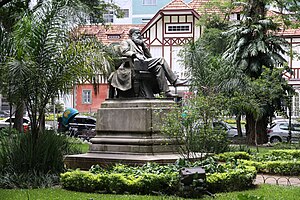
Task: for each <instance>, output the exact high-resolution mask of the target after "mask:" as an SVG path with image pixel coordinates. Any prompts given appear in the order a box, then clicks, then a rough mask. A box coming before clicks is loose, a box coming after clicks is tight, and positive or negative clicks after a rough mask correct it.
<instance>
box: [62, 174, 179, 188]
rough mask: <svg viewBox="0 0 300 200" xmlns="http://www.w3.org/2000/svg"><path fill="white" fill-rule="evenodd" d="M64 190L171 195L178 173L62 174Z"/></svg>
mask: <svg viewBox="0 0 300 200" xmlns="http://www.w3.org/2000/svg"><path fill="white" fill-rule="evenodd" d="M60 181H61V184H62V186H63V188H65V189H69V190H75V191H81V192H95V191H101V192H105V193H118V194H122V193H125V192H126V193H132V194H153V193H156V192H161V193H165V194H170V193H173V192H175V191H176V190H174V189H175V188H176V187H177V184H178V175H177V173H176V174H175V173H172V174H148V173H145V174H143V175H141V176H133V175H130V174H124V173H104V174H92V173H91V172H84V171H79V170H76V171H72V172H66V173H63V174H61V179H60Z"/></svg>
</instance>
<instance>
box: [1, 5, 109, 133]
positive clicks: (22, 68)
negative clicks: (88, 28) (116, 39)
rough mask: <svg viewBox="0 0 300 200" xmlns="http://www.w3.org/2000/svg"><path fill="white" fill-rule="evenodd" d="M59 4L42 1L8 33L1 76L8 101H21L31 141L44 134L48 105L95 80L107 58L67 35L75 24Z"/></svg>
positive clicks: (91, 43)
mask: <svg viewBox="0 0 300 200" xmlns="http://www.w3.org/2000/svg"><path fill="white" fill-rule="evenodd" d="M73 16H76V15H73V13H72V9H70V7H69V6H67V5H66V4H63V3H62V2H61V1H60V2H55V1H53V2H48V3H43V4H42V5H41V6H40V7H38V8H37V9H36V10H35V11H34V12H33V13H32V14H25V15H24V16H23V17H22V19H21V20H20V21H19V22H18V23H17V24H16V25H15V27H14V30H13V32H12V34H11V38H12V45H13V49H14V54H13V55H12V56H10V57H7V56H6V57H7V59H6V60H5V62H4V63H3V65H1V72H4V74H3V76H2V77H4V79H3V80H1V82H3V83H6V88H7V90H6V91H8V94H9V96H10V100H12V99H14V100H16V101H14V102H16V103H20V102H24V104H25V106H26V108H27V110H28V113H29V117H30V119H31V129H32V134H33V136H34V137H38V135H39V133H41V132H43V127H44V116H45V108H46V105H47V103H49V101H50V100H51V99H53V98H55V97H57V96H58V95H59V93H64V92H67V91H68V90H69V89H70V88H72V84H73V83H75V82H77V81H86V80H95V79H93V77H95V75H98V74H103V73H105V72H106V70H107V69H108V67H109V60H110V55H109V54H108V53H106V51H105V47H104V46H103V45H102V44H101V43H99V42H97V41H96V40H93V39H91V38H76V40H75V39H74V38H72V37H70V36H71V35H72V34H70V33H71V32H70V31H71V30H73V29H74V25H76V24H75V22H76V21H74V19H73V18H72V17H73Z"/></svg>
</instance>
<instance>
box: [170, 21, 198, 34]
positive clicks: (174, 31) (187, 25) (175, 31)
mask: <svg viewBox="0 0 300 200" xmlns="http://www.w3.org/2000/svg"><path fill="white" fill-rule="evenodd" d="M171 27H177V28H179V29H181V28H182V29H183V28H185V27H188V30H169V29H170V28H171ZM191 32H192V24H191V23H178V24H166V33H191Z"/></svg>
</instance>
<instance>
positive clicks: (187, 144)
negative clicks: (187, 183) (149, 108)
mask: <svg viewBox="0 0 300 200" xmlns="http://www.w3.org/2000/svg"><path fill="white" fill-rule="evenodd" d="M223 107H224V103H223V97H222V96H202V95H198V96H195V97H194V96H191V98H189V99H186V100H184V102H183V105H182V106H181V107H180V108H174V109H171V110H170V112H169V113H167V114H166V116H165V119H164V122H163V124H162V126H161V132H162V133H163V134H165V135H166V136H168V137H170V138H172V139H175V140H176V141H177V143H178V144H181V145H180V146H179V149H178V152H179V153H180V154H181V155H182V156H184V157H185V158H187V159H190V158H193V157H194V156H195V153H197V152H201V153H208V152H214V153H220V152H224V151H226V150H227V149H228V145H229V141H228V139H227V133H226V132H225V131H224V130H220V129H217V128H214V127H213V122H214V121H217V120H218V117H219V116H221V111H222V108H223Z"/></svg>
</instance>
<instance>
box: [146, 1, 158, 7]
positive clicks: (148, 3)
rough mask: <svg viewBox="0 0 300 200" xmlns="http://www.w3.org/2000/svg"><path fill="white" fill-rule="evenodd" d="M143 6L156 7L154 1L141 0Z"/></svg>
mask: <svg viewBox="0 0 300 200" xmlns="http://www.w3.org/2000/svg"><path fill="white" fill-rule="evenodd" d="M143 5H144V6H156V0H143Z"/></svg>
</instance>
